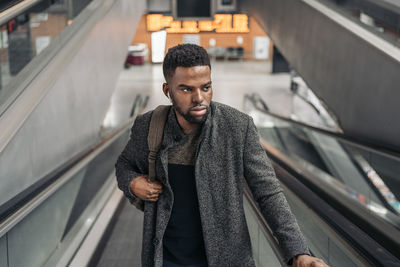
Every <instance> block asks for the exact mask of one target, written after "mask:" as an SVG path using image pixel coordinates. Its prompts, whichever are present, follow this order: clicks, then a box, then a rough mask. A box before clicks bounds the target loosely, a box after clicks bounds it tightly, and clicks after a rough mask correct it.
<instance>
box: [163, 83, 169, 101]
mask: <svg viewBox="0 0 400 267" xmlns="http://www.w3.org/2000/svg"><path fill="white" fill-rule="evenodd" d="M162 89H163V92H164V95H165V96H166V97H168V98H169V86H168V83H163V86H162Z"/></svg>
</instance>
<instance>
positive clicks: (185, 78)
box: [163, 66, 212, 129]
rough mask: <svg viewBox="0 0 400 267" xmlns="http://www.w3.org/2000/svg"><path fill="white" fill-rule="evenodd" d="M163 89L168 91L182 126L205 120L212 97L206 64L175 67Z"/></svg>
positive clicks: (192, 125)
mask: <svg viewBox="0 0 400 267" xmlns="http://www.w3.org/2000/svg"><path fill="white" fill-rule="evenodd" d="M163 91H164V93H165V94H166V95H167V94H168V93H169V95H170V97H171V100H172V105H173V107H174V109H175V111H176V115H177V118H178V122H179V124H180V125H181V127H182V128H184V129H185V128H186V129H190V128H193V127H194V126H195V125H196V124H201V123H203V122H204V121H205V119H206V115H207V112H208V110H209V107H210V102H211V98H212V87H211V71H210V68H209V67H208V66H194V67H189V68H184V67H177V68H176V70H175V73H174V75H173V76H172V77H171V78H170V79H169V81H168V83H167V84H164V85H163Z"/></svg>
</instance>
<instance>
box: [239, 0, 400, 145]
mask: <svg viewBox="0 0 400 267" xmlns="http://www.w3.org/2000/svg"><path fill="white" fill-rule="evenodd" d="M321 2H322V1H315V0H306V1H297V0H265V1H259V0H246V1H244V0H243V1H241V2H240V7H241V9H242V10H246V11H248V12H249V14H250V15H252V16H254V17H255V18H256V20H257V21H258V22H259V23H260V24H261V26H262V27H263V29H264V30H265V31H266V32H267V33H268V35H269V36H270V37H271V39H272V40H273V41H274V43H275V44H276V46H277V47H278V48H279V49H280V51H281V52H282V53H283V55H284V56H285V57H286V59H287V60H288V61H289V62H290V64H291V66H293V68H294V69H296V71H297V72H298V73H299V74H300V75H301V76H302V77H303V78H304V80H305V81H306V82H307V84H308V85H309V86H310V87H311V88H312V90H313V91H314V92H315V93H316V95H317V96H319V97H320V98H321V99H323V100H324V101H325V103H326V104H327V106H328V107H329V108H330V109H331V110H332V111H333V113H334V114H335V115H336V117H337V118H338V119H339V121H340V124H341V127H342V129H343V130H344V132H345V133H346V134H348V135H350V136H353V137H356V138H359V139H363V140H366V141H370V142H373V143H375V144H379V145H382V146H385V147H392V148H394V149H396V150H398V151H399V150H400V139H399V138H398V136H399V134H400V123H399V119H398V115H397V114H399V112H400V106H399V105H398V99H400V90H398V87H399V86H398V85H399V84H400V75H399V73H400V61H399V59H400V57H399V55H400V52H399V51H400V50H399V47H398V46H395V45H393V44H390V43H388V42H386V41H384V40H380V39H379V38H377V37H376V36H373V34H371V33H370V32H368V31H366V30H365V29H364V28H363V27H360V25H358V23H356V22H354V21H352V20H350V19H348V18H346V17H345V16H344V15H342V14H340V13H338V12H335V11H333V10H330V9H329V8H328V9H327V8H326V7H325V6H323V5H321Z"/></svg>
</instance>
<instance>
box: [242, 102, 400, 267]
mask: <svg viewBox="0 0 400 267" xmlns="http://www.w3.org/2000/svg"><path fill="white" fill-rule="evenodd" d="M246 99H248V100H250V101H251V103H252V104H253V107H254V109H256V110H257V111H259V112H261V113H263V114H267V115H268V116H271V117H272V118H276V119H278V121H284V122H287V123H289V124H290V125H294V126H298V127H300V128H305V129H308V130H311V131H314V132H317V133H319V134H322V135H326V136H329V137H332V138H334V139H337V140H340V141H341V142H344V143H346V144H348V145H351V146H353V147H357V148H362V149H364V150H367V151H370V152H372V153H376V154H379V155H382V156H385V157H387V158H390V159H396V160H399V159H400V154H399V153H398V152H397V151H389V150H387V149H385V148H381V147H378V146H376V145H371V144H369V143H367V142H363V141H359V140H356V139H354V138H351V137H348V136H346V135H345V134H342V133H336V132H331V131H328V130H324V129H320V128H316V127H314V126H310V125H307V124H305V123H302V122H298V121H294V120H292V119H290V118H286V117H283V116H281V115H279V114H275V113H273V112H271V111H269V110H267V109H265V108H264V107H266V106H267V105H266V104H265V102H264V101H263V100H262V98H261V97H260V96H259V95H247V96H246ZM261 143H262V145H263V147H264V148H265V150H266V152H267V154H268V155H269V157H270V158H271V159H272V160H273V161H274V162H276V163H277V164H279V165H280V166H283V167H284V168H285V169H286V170H288V171H289V172H290V173H291V174H292V175H293V176H294V177H296V179H298V180H299V181H301V183H303V184H304V185H306V186H307V187H308V188H310V189H311V190H312V191H314V192H316V193H317V194H318V196H320V197H321V198H322V199H324V200H326V201H327V202H328V203H330V204H331V205H332V207H335V209H337V210H338V211H340V213H341V214H344V215H345V216H346V217H347V218H348V219H349V220H350V221H352V222H353V223H355V224H356V225H357V226H358V227H360V228H361V229H363V230H364V231H365V232H366V233H368V235H369V236H373V238H374V239H375V240H377V241H378V242H379V243H380V244H381V245H382V246H383V247H385V249H387V250H388V251H390V253H392V254H393V255H400V243H399V240H400V231H399V229H397V228H396V227H395V226H394V225H392V224H389V223H388V222H387V221H386V220H384V219H383V218H382V217H381V216H379V215H378V214H375V213H373V212H371V210H369V209H368V208H367V207H366V206H365V205H362V204H361V203H358V202H357V201H355V200H354V198H352V197H350V196H349V195H346V194H343V192H341V191H340V190H338V189H337V188H336V186H335V184H332V183H330V182H329V179H321V177H326V176H329V175H327V174H326V173H324V172H322V171H320V170H318V169H317V168H315V167H314V168H307V166H311V164H306V163H305V161H303V160H301V159H300V158H298V160H294V159H293V158H292V157H290V156H288V155H285V154H284V152H282V151H280V150H279V149H277V148H276V147H274V146H273V145H272V144H271V143H269V141H268V140H265V139H263V138H261ZM328 178H329V177H328ZM331 180H332V179H331ZM394 219H398V218H394ZM396 221H398V220H396ZM352 242H354V240H352ZM357 242H359V244H360V246H362V244H361V243H362V242H363V241H362V240H359V241H357ZM372 254H373V253H372ZM370 256H371V257H374V256H373V255H370ZM395 261H396V260H395ZM397 262H398V259H397Z"/></svg>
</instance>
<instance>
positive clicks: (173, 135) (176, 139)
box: [162, 102, 214, 148]
mask: <svg viewBox="0 0 400 267" xmlns="http://www.w3.org/2000/svg"><path fill="white" fill-rule="evenodd" d="M213 113H214V102H211V104H210V109H209V112H208V113H207V118H206V120H205V122H204V124H203V128H202V131H201V135H200V138H201V139H202V138H203V137H204V134H205V132H206V131H207V130H208V129H209V128H210V127H211V124H212V117H213ZM186 138H187V137H186V135H185V133H184V132H183V130H182V128H181V126H180V125H179V123H178V119H177V118H176V114H175V110H174V109H173V108H172V106H171V108H170V109H169V112H168V117H167V122H166V124H165V128H164V138H163V142H162V148H169V147H171V146H174V145H177V144H179V143H181V142H183V141H184V140H186Z"/></svg>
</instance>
